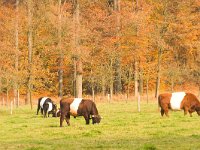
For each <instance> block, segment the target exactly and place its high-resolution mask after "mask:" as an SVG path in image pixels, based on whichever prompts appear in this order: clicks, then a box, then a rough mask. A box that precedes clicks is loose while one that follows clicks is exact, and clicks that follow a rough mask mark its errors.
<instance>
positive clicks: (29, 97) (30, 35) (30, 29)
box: [26, 0, 33, 109]
mask: <svg viewBox="0 0 200 150" xmlns="http://www.w3.org/2000/svg"><path fill="white" fill-rule="evenodd" d="M32 3H33V2H32V0H28V89H27V102H26V103H29V102H30V104H31V109H32V108H33V104H32V94H31V92H32V83H31V81H32V51H33V50H32V47H33V46H32V45H33V43H32V42H33V27H32V19H33V14H32V13H33V12H32V10H33V4H32Z"/></svg>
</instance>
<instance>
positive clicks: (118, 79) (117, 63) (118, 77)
mask: <svg viewBox="0 0 200 150" xmlns="http://www.w3.org/2000/svg"><path fill="white" fill-rule="evenodd" d="M114 11H116V12H117V13H116V37H117V45H116V50H117V57H116V61H115V70H116V82H115V84H116V86H115V91H116V93H121V91H122V82H121V61H120V51H121V49H120V48H121V42H120V37H121V15H120V11H121V10H120V0H114Z"/></svg>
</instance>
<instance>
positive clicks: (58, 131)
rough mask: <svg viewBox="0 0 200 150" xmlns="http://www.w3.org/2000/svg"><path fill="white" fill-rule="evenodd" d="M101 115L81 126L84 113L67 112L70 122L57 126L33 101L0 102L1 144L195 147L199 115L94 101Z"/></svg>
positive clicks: (34, 149) (157, 149)
mask: <svg viewBox="0 0 200 150" xmlns="http://www.w3.org/2000/svg"><path fill="white" fill-rule="evenodd" d="M97 108H98V110H99V113H100V115H101V116H103V119H102V121H101V123H100V124H99V125H92V124H90V125H85V120H84V118H83V117H78V118H76V119H74V118H73V117H71V119H70V120H71V126H67V125H66V124H65V122H64V127H62V128H60V127H59V118H51V117H50V118H42V115H38V116H37V115H36V106H34V109H33V110H30V106H21V107H19V108H15V109H14V111H13V115H10V112H9V109H8V108H6V107H2V106H0V149H2V150H4V149H5V150H10V149H14V150H18V149H20V150H22V149H23V150H47V149H49V150H66V149H72V150H73V149H134V150H163V149H167V150H174V149H176V150H177V149H178V150H179V149H180V150H196V149H199V148H200V128H199V125H200V117H199V116H198V115H197V114H196V112H195V113H193V117H189V115H187V116H184V115H183V111H179V112H172V111H170V112H169V115H170V117H169V118H167V117H163V118H162V117H161V116H160V112H159V111H158V106H157V103H156V102H155V101H151V102H150V103H149V104H146V102H141V112H140V113H139V112H137V103H136V102H133V101H128V102H127V103H126V102H112V103H97Z"/></svg>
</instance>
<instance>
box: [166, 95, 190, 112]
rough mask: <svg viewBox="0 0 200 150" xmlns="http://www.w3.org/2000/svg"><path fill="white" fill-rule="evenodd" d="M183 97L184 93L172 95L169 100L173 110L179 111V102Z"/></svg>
mask: <svg viewBox="0 0 200 150" xmlns="http://www.w3.org/2000/svg"><path fill="white" fill-rule="evenodd" d="M185 95H186V94H185V92H175V93H172V97H171V100H170V105H171V108H172V109H174V110H180V109H181V108H180V106H181V102H182V100H183V98H184V96H185Z"/></svg>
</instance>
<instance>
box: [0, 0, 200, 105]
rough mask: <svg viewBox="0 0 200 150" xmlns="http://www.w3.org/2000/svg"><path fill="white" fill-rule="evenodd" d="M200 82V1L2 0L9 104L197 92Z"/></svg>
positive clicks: (1, 76)
mask: <svg viewBox="0 0 200 150" xmlns="http://www.w3.org/2000/svg"><path fill="white" fill-rule="evenodd" d="M199 82H200V1H198V0H190V1H188V0H42V1H41V0H0V94H1V96H2V97H3V98H4V97H5V101H6V102H8V101H10V100H12V99H13V98H15V100H16V104H17V105H18V104H19V99H20V97H23V98H24V99H25V101H24V102H25V103H26V104H31V106H32V103H33V100H32V99H33V97H39V96H58V97H63V96H64V95H71V96H75V97H87V95H91V96H93V100H94V99H95V95H100V96H101V97H102V96H103V97H104V96H106V97H105V98H107V94H109V97H110V99H113V97H114V96H116V95H125V97H126V98H127V99H129V97H130V96H135V97H138V95H146V96H147V98H148V95H149V93H150V94H151V95H153V96H155V97H157V96H158V94H159V93H160V92H172V91H192V92H194V93H195V94H196V95H197V94H198V93H199V91H200V84H199ZM96 97H97V96H96ZM103 99H104V98H103Z"/></svg>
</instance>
